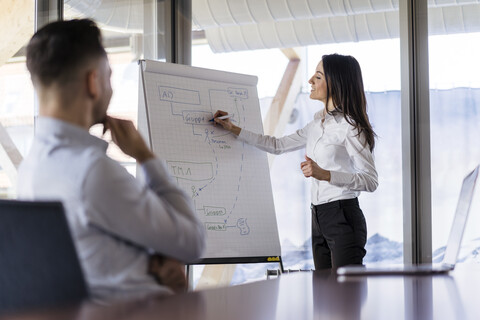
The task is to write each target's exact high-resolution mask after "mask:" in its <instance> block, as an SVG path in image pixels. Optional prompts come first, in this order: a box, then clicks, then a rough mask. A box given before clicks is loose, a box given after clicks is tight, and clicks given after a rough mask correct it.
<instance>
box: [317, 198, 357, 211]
mask: <svg viewBox="0 0 480 320" xmlns="http://www.w3.org/2000/svg"><path fill="white" fill-rule="evenodd" d="M351 206H358V198H353V199H344V200H337V201H332V202H327V203H322V204H318V205H313V204H312V205H311V206H310V208H311V209H313V208H315V210H328V209H333V208H343V207H351Z"/></svg>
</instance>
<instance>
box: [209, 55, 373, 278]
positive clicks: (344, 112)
mask: <svg viewBox="0 0 480 320" xmlns="http://www.w3.org/2000/svg"><path fill="white" fill-rule="evenodd" d="M308 82H309V83H310V84H311V86H312V90H311V92H310V98H311V99H314V100H319V101H322V102H323V104H324V106H325V108H324V109H322V110H321V111H319V112H317V113H316V114H315V116H314V119H313V121H311V122H310V123H308V124H307V125H306V126H305V127H304V128H303V129H300V130H298V131H297V132H295V133H294V134H291V135H288V136H285V137H282V138H275V137H270V136H265V135H261V134H256V133H253V132H250V131H248V130H244V129H241V128H239V127H238V126H235V125H234V124H233V123H232V122H231V121H230V119H223V120H222V119H219V118H218V117H220V116H224V115H227V113H226V112H224V111H220V110H219V111H217V112H216V113H215V116H214V118H215V122H214V123H215V124H217V123H218V124H220V125H222V126H223V128H225V129H227V130H229V131H231V132H232V133H233V134H235V135H236V136H238V138H239V139H241V140H243V141H245V142H247V143H249V144H251V145H254V146H256V147H258V148H259V149H262V150H264V151H267V152H270V153H275V154H280V153H283V152H289V151H294V150H298V149H301V148H304V147H305V148H306V155H305V161H304V162H302V163H301V164H300V168H301V170H302V172H303V174H304V176H305V177H307V178H308V177H312V178H313V179H312V194H311V196H312V205H311V208H312V250H313V260H314V263H315V269H317V270H318V269H327V268H332V267H333V268H338V267H341V266H344V265H349V264H362V262H363V257H364V256H365V253H366V251H365V243H366V240H367V227H366V223H365V217H364V216H363V213H362V210H361V209H360V207H359V205H358V200H357V197H358V195H359V194H360V191H368V192H372V191H374V190H375V189H376V188H377V185H378V182H377V171H376V169H375V163H374V160H373V156H372V151H373V148H374V146H375V133H374V131H373V129H372V126H371V124H370V122H369V120H368V116H367V112H366V104H367V103H366V98H365V93H364V91H363V80H362V72H361V70H360V65H359V64H358V62H357V60H355V58H353V57H351V56H342V55H338V54H332V55H325V56H323V57H322V60H321V61H320V62H319V63H318V65H317V68H316V71H315V74H314V75H313V76H312V78H310V80H309V81H308Z"/></svg>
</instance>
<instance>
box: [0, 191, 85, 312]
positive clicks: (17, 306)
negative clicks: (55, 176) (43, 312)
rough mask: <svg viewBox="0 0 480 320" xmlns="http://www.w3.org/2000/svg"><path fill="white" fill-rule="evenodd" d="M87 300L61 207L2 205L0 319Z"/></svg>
mask: <svg viewBox="0 0 480 320" xmlns="http://www.w3.org/2000/svg"><path fill="white" fill-rule="evenodd" d="M87 297H88V291H87V286H86V284H85V280H84V277H83V273H82V269H81V266H80V263H79V260H78V257H77V253H76V250H75V246H74V243H73V240H72V237H71V234H70V229H69V227H68V224H67V220H66V218H65V213H64V209H63V205H62V203H61V202H39V201H34V202H31V201H16V200H0V314H1V313H9V312H16V311H23V310H28V309H34V308H35V309H38V308H41V309H43V308H48V307H53V306H62V305H68V304H74V303H76V302H80V301H82V300H84V299H85V298H87Z"/></svg>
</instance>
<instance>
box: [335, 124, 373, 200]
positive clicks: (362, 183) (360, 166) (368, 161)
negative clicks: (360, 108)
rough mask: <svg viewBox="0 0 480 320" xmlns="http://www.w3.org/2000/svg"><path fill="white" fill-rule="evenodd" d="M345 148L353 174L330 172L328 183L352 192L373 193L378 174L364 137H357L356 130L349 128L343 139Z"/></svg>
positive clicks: (361, 135)
mask: <svg viewBox="0 0 480 320" xmlns="http://www.w3.org/2000/svg"><path fill="white" fill-rule="evenodd" d="M345 148H346V150H347V153H348V154H349V156H350V159H351V161H352V162H353V167H354V170H355V172H354V173H350V172H338V171H331V172H330V175H331V177H330V183H331V184H333V185H336V186H339V187H347V188H348V189H350V190H354V191H368V192H373V191H375V190H376V189H377V187H378V174H377V170H376V168H375V161H374V160H373V155H372V152H371V151H370V147H369V146H368V145H367V144H366V141H365V136H364V135H363V134H360V135H358V134H357V132H356V129H354V128H351V129H350V130H349V131H348V133H347V136H346V138H345Z"/></svg>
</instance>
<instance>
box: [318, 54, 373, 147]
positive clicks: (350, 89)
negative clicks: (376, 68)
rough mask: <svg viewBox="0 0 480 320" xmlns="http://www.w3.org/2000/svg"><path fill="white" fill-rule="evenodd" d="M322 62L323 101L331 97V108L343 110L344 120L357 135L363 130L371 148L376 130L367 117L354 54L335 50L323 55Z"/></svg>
mask: <svg viewBox="0 0 480 320" xmlns="http://www.w3.org/2000/svg"><path fill="white" fill-rule="evenodd" d="M322 63H323V71H324V73H325V81H326V82H327V100H326V101H327V102H328V101H329V100H330V98H332V101H333V104H334V106H335V111H337V112H341V113H343V116H344V117H345V120H347V122H348V123H349V124H351V125H352V126H354V127H355V128H356V129H357V131H358V135H360V134H362V132H363V133H364V134H365V137H366V142H367V143H368V145H369V147H370V151H372V150H373V148H374V147H375V136H376V134H375V132H374V131H373V128H372V125H371V124H370V121H369V120H368V115H367V99H366V98H365V92H364V89H363V80H362V70H361V69H360V65H359V64H358V62H357V60H356V59H355V58H354V57H352V56H343V55H339V54H329V55H324V56H323V57H322ZM335 111H333V112H335ZM329 113H330V112H329Z"/></svg>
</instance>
